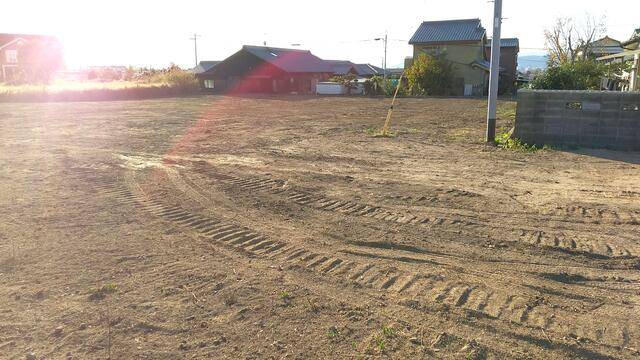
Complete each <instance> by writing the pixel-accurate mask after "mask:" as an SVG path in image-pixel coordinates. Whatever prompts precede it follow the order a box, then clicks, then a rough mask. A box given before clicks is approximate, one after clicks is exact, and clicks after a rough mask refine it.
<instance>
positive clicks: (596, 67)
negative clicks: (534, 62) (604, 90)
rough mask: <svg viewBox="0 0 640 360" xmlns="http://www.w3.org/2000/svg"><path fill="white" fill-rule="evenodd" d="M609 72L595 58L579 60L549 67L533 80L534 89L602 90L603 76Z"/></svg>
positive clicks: (532, 86)
mask: <svg viewBox="0 0 640 360" xmlns="http://www.w3.org/2000/svg"><path fill="white" fill-rule="evenodd" d="M607 72H608V69H607V67H606V66H605V65H603V64H599V63H597V62H595V61H593V60H589V59H586V60H584V59H583V60H577V61H574V62H565V63H562V64H559V65H555V66H551V67H549V68H548V69H547V70H546V71H545V72H544V73H542V74H541V75H539V76H537V77H536V78H535V79H534V80H533V81H532V82H531V88H532V89H541V90H600V86H601V81H602V78H603V77H604V76H605V74H606V73H607Z"/></svg>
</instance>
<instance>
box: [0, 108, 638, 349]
mask: <svg viewBox="0 0 640 360" xmlns="http://www.w3.org/2000/svg"><path fill="white" fill-rule="evenodd" d="M387 105H388V103H387V101H386V100H382V99H358V98H287V99H274V98H230V97H199V98H184V99H165V100H149V101H129V102H126V101H125V102H103V103H51V104H1V105H0V128H1V133H0V138H1V140H2V141H1V143H0V145H1V146H2V148H1V151H0V185H1V189H2V190H0V205H1V207H0V219H2V221H1V224H0V354H1V355H0V358H3V359H4V358H9V359H13V358H15V359H24V358H25V357H26V358H30V356H28V354H30V353H32V354H33V355H35V357H33V358H37V359H40V358H46V359H65V358H73V359H86V358H102V359H104V358H107V357H109V356H110V357H111V358H113V359H126V358H145V359H146V358H149V359H156V358H161V359H177V358H199V359H202V358H229V359H237V358H249V359H262V358H273V359H275V358H278V359H279V358H291V359H308V358H323V359H324V358H336V359H342V358H354V359H358V358H397V359H406V358H448V359H484V358H489V359H506V358H519V359H521V358H536V359H575V358H592V359H599V358H619V359H632V358H638V357H639V356H640V352H639V350H640V337H639V336H640V320H639V319H640V271H639V270H640V235H639V230H640V180H638V179H639V177H638V174H640V154H638V153H626V154H625V153H618V152H611V151H596V150H589V151H588V150H578V151H573V152H565V151H559V150H549V151H547V150H545V151H538V152H533V153H525V152H518V151H511V150H504V149H499V148H493V147H486V146H484V145H483V144H482V142H481V138H482V134H483V123H484V120H483V118H484V116H483V114H484V111H485V103H484V102H483V101H480V100H462V99H402V100H400V103H399V105H398V106H397V110H396V112H395V115H394V131H395V132H396V135H397V136H396V137H393V138H376V137H373V136H371V133H373V132H374V129H375V127H378V126H380V125H381V123H382V122H383V120H384V117H385V115H386V107H387ZM512 109H513V104H512V103H503V104H502V110H501V114H502V115H503V117H504V118H503V119H501V120H500V122H499V123H500V125H501V127H503V128H508V127H509V125H510V121H512V120H511V119H510V118H509V117H510V116H509V114H510V113H511V112H512Z"/></svg>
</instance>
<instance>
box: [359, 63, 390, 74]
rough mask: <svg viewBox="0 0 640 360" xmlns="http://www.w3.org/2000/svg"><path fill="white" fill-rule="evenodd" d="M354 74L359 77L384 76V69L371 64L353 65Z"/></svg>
mask: <svg viewBox="0 0 640 360" xmlns="http://www.w3.org/2000/svg"><path fill="white" fill-rule="evenodd" d="M355 65H356V72H357V73H358V75H360V76H373V75H384V69H382V68H379V67H377V66H374V65H371V64H355Z"/></svg>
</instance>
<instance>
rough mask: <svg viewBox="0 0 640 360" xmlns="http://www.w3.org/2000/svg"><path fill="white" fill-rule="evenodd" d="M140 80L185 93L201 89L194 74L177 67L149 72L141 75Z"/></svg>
mask: <svg viewBox="0 0 640 360" xmlns="http://www.w3.org/2000/svg"><path fill="white" fill-rule="evenodd" d="M138 80H139V81H140V82H143V83H149V84H163V85H167V86H169V87H171V88H178V89H181V90H185V91H187V90H188V91H195V90H197V89H198V88H199V84H198V79H196V77H195V75H194V74H192V73H190V72H188V71H184V70H182V69H180V68H179V67H178V66H175V65H171V66H170V67H169V68H167V69H163V70H148V71H146V72H144V73H143V74H141V76H140V78H139V79H138Z"/></svg>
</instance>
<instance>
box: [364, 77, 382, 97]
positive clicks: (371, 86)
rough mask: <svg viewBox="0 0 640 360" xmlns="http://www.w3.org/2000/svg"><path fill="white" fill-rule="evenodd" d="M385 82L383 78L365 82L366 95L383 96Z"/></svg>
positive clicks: (373, 78)
mask: <svg viewBox="0 0 640 360" xmlns="http://www.w3.org/2000/svg"><path fill="white" fill-rule="evenodd" d="M383 81H384V79H383V78H382V77H381V76H377V75H376V76H374V77H372V78H371V79H368V80H367V81H365V82H364V94H365V95H382V92H383V88H384V86H383Z"/></svg>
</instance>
